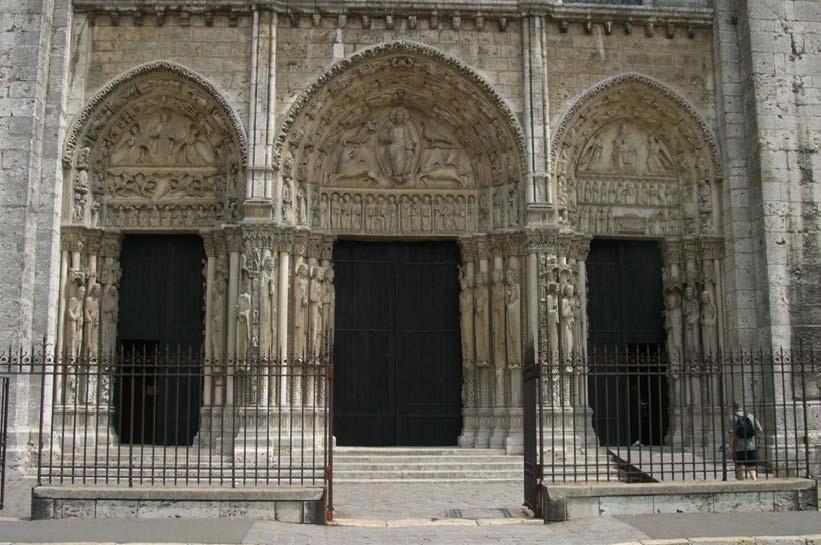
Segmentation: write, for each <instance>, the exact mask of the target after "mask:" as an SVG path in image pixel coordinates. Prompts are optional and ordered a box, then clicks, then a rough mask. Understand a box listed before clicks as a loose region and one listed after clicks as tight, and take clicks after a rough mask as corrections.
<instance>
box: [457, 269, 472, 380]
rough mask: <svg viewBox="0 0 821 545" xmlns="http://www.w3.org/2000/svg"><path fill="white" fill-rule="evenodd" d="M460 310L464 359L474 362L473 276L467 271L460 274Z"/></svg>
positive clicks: (466, 361) (467, 361)
mask: <svg viewBox="0 0 821 545" xmlns="http://www.w3.org/2000/svg"><path fill="white" fill-rule="evenodd" d="M459 286H460V287H461V290H462V291H461V292H460V293H459V310H460V312H461V314H462V317H461V329H462V361H463V362H465V363H466V364H468V363H472V362H473V278H471V277H470V276H469V275H468V274H467V271H465V270H462V271H461V273H460V274H459Z"/></svg>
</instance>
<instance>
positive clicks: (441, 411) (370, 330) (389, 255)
mask: <svg viewBox="0 0 821 545" xmlns="http://www.w3.org/2000/svg"><path fill="white" fill-rule="evenodd" d="M458 263H459V253H458V249H457V247H456V244H455V243H450V242H418V243H416V242H413V243H376V242H349V241H343V242H338V243H337V244H336V246H335V247H334V269H335V273H336V276H335V282H336V294H337V295H336V323H335V325H336V328H335V329H336V333H335V338H334V363H335V369H336V370H335V373H334V432H335V435H336V437H337V440H338V442H339V444H340V445H355V446H390V445H403V446H436V445H455V444H456V439H457V437H458V435H459V432H460V430H461V427H462V416H461V399H460V395H461V394H460V392H461V385H462V366H461V346H460V341H459V282H458V270H457V266H458Z"/></svg>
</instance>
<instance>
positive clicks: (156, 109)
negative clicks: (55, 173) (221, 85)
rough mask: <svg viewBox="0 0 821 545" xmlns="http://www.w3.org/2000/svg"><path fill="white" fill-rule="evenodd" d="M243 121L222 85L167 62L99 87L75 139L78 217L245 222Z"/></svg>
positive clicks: (71, 155)
mask: <svg viewBox="0 0 821 545" xmlns="http://www.w3.org/2000/svg"><path fill="white" fill-rule="evenodd" d="M245 147H246V146H245V136H244V132H243V130H242V127H241V124H240V123H239V121H238V119H237V118H236V116H235V115H234V113H233V112H232V110H231V109H230V107H229V106H228V104H227V102H226V101H225V99H224V98H222V97H221V96H220V95H219V93H217V92H216V90H215V89H214V88H213V86H211V85H210V84H208V83H207V82H206V81H205V80H204V79H203V78H201V77H200V76H198V75H196V74H194V73H193V72H191V71H189V70H187V69H185V68H183V67H181V66H178V65H175V64H173V63H168V62H165V61H160V62H157V63H151V64H147V65H143V66H140V67H137V68H135V69H134V70H132V71H130V72H128V73H127V74H125V75H123V76H121V77H120V78H117V79H116V80H114V81H113V82H111V83H110V84H108V85H107V86H106V87H105V88H104V89H103V90H102V91H101V92H100V93H98V94H97V95H96V96H95V97H94V98H93V99H92V101H91V102H90V103H89V105H88V106H87V107H86V108H85V109H84V110H83V112H82V113H81V114H80V116H79V117H78V119H77V121H76V122H75V124H74V126H73V129H72V131H71V133H70V135H69V138H68V139H67V142H66V146H65V155H64V160H65V161H66V162H67V164H68V166H71V167H73V168H74V170H73V176H72V189H73V201H72V202H73V205H72V215H71V220H72V222H74V223H86V224H90V225H91V226H92V227H97V226H108V227H129V228H151V227H203V226H208V225H214V224H215V223H218V222H220V221H224V220H228V221H231V220H237V219H240V218H239V207H240V203H241V202H242V198H243V196H244V195H243V188H244V184H242V183H240V181H241V170H242V168H243V166H244V161H245V154H246V150H245Z"/></svg>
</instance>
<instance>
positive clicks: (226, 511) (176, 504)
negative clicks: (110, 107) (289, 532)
mask: <svg viewBox="0 0 821 545" xmlns="http://www.w3.org/2000/svg"><path fill="white" fill-rule="evenodd" d="M325 501H326V498H325V494H324V489H323V488H320V487H303V488H297V487H280V488H277V487H272V488H199V487H198V488H184V487H169V488H160V487H134V488H127V487H113V486H107V487H101V486H97V487H94V486H38V487H35V488H34V489H33V490H32V506H31V518H32V519H35V520H42V519H67V518H119V519H158V518H192V519H203V518H208V519H215V518H223V519H243V518H253V519H257V520H276V521H280V522H297V523H304V524H325Z"/></svg>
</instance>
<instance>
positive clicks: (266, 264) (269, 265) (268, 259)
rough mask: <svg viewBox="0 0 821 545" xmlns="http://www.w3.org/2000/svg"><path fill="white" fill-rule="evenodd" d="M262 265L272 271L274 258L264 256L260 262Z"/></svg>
mask: <svg viewBox="0 0 821 545" xmlns="http://www.w3.org/2000/svg"><path fill="white" fill-rule="evenodd" d="M262 267H263V268H264V269H265V270H266V271H268V272H271V271H273V270H274V258H273V257H271V256H268V257H266V258H265V259H264V260H263V262H262Z"/></svg>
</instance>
